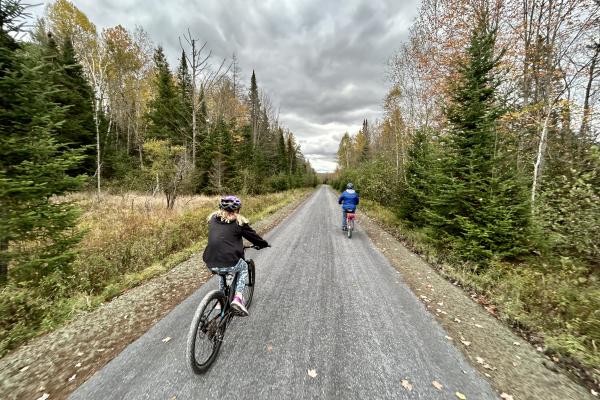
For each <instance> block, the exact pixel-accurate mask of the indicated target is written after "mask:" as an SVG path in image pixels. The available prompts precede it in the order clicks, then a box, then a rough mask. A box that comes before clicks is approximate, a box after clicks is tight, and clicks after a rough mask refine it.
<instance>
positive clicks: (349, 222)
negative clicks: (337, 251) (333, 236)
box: [346, 212, 356, 239]
mask: <svg viewBox="0 0 600 400" xmlns="http://www.w3.org/2000/svg"><path fill="white" fill-rule="evenodd" d="M355 219H356V213H353V212H347V213H346V232H347V233H348V239H351V238H352V231H354V220H355Z"/></svg>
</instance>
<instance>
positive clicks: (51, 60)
mask: <svg viewBox="0 0 600 400" xmlns="http://www.w3.org/2000/svg"><path fill="white" fill-rule="evenodd" d="M44 47H45V48H44V51H43V60H42V64H43V65H44V71H45V73H46V76H47V78H48V79H50V80H51V81H52V83H53V84H54V85H55V87H56V88H57V90H56V91H55V93H54V94H53V96H52V101H54V102H55V103H57V104H59V105H62V106H65V107H66V115H65V121H64V122H63V124H62V125H61V127H60V129H59V131H58V132H57V135H58V136H57V140H58V141H59V142H62V143H64V144H66V145H68V146H69V147H70V148H75V149H78V148H84V149H85V154H86V158H85V160H84V162H83V163H82V164H81V165H80V166H79V167H78V168H77V169H76V170H74V171H70V173H71V174H72V175H80V174H82V173H88V174H93V173H94V170H95V164H96V162H95V160H94V154H95V149H94V145H95V143H96V138H95V127H94V110H93V105H92V101H93V92H92V88H91V87H90V85H89V84H88V82H87V81H86V79H85V78H84V75H83V67H82V66H81V64H79V62H78V61H77V59H76V58H75V50H74V49H73V43H72V42H71V38H70V37H68V36H67V37H65V40H64V42H63V44H62V48H61V49H59V47H58V45H57V44H56V42H55V40H54V38H53V36H52V35H51V34H48V40H47V41H46V43H45V45H44Z"/></svg>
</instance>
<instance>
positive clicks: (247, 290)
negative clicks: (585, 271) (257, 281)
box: [244, 260, 256, 308]
mask: <svg viewBox="0 0 600 400" xmlns="http://www.w3.org/2000/svg"><path fill="white" fill-rule="evenodd" d="M255 274H256V267H255V266H254V261H252V260H248V281H247V282H246V287H244V301H245V302H246V308H250V303H252V296H253V295H254V278H255V276H256V275H255Z"/></svg>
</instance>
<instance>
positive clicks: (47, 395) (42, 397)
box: [37, 393, 50, 400]
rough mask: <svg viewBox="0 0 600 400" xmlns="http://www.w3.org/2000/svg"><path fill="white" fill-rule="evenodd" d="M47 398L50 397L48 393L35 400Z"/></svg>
mask: <svg viewBox="0 0 600 400" xmlns="http://www.w3.org/2000/svg"><path fill="white" fill-rule="evenodd" d="M48 397H50V395H49V394H48V393H44V394H43V395H41V396H40V397H38V398H37V400H46V399H47V398H48Z"/></svg>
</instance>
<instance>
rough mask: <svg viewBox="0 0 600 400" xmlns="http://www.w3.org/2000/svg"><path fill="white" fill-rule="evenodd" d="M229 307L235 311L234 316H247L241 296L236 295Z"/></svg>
mask: <svg viewBox="0 0 600 400" xmlns="http://www.w3.org/2000/svg"><path fill="white" fill-rule="evenodd" d="M231 307H232V308H233V309H234V310H235V311H236V314H238V315H239V316H241V317H247V316H248V315H249V314H248V310H247V309H246V306H244V299H243V298H242V296H238V295H236V296H235V297H234V298H233V301H232V302H231Z"/></svg>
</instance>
